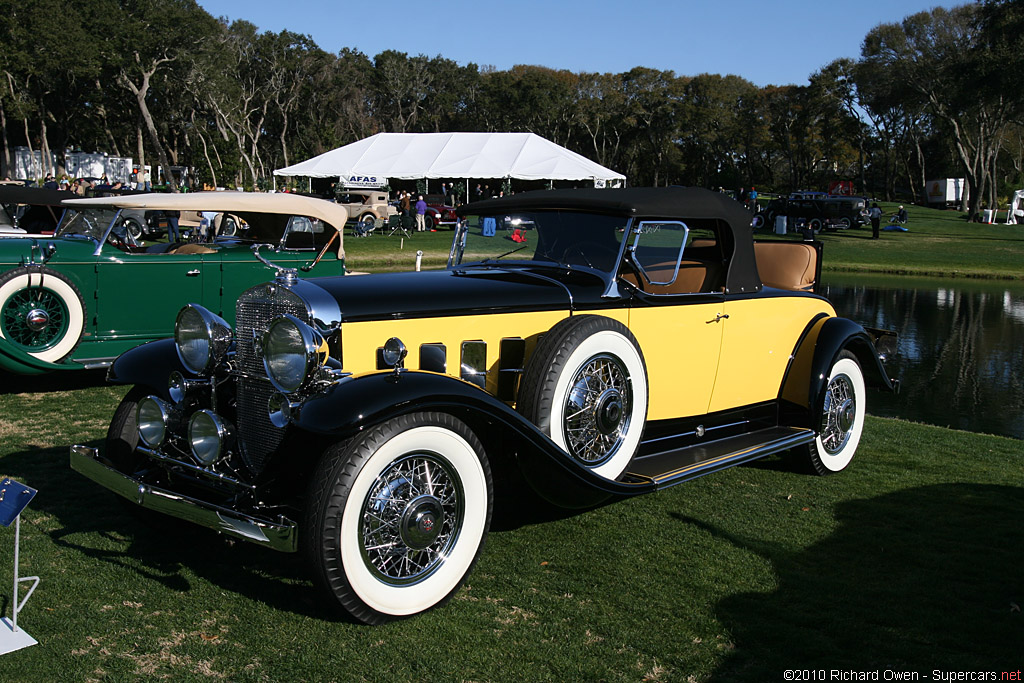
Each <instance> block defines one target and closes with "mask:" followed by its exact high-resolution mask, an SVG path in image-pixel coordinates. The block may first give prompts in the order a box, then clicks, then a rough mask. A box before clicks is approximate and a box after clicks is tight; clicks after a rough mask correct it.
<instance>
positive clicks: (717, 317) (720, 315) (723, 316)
mask: <svg viewBox="0 0 1024 683" xmlns="http://www.w3.org/2000/svg"><path fill="white" fill-rule="evenodd" d="M728 317H729V314H728V313H716V314H715V319H714V320H709V321H708V325H710V324H711V323H717V322H718V321H719V320H725V319H726V318H728Z"/></svg>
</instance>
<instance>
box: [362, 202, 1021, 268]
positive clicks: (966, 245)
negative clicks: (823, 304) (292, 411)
mask: <svg viewBox="0 0 1024 683" xmlns="http://www.w3.org/2000/svg"><path fill="white" fill-rule="evenodd" d="M880 206H881V207H882V210H883V211H884V212H885V213H886V215H888V214H890V213H894V212H895V210H896V207H897V205H896V204H888V203H881V204H880ZM907 213H908V214H909V221H908V223H907V226H906V227H907V228H908V229H909V232H886V231H882V233H881V239H878V240H872V239H871V226H870V225H868V226H864V227H860V228H854V229H850V230H840V231H837V232H834V233H833V232H827V231H826V232H822V233H821V234H820V235H819V236H818V238H819V239H820V240H821V241H822V242H824V243H825V260H824V264H823V268H824V269H825V270H832V271H856V272H876V273H892V274H903V275H928V276H945V277H978V278H1007V279H1024V225H1004V224H1002V223H997V224H992V225H985V224H981V223H968V222H967V221H966V220H965V219H964V215H963V214H961V213H959V212H956V211H939V210H936V209H928V208H923V207H919V206H908V207H907ZM756 236H757V238H758V239H790V240H792V239H799V235H794V234H792V233H790V235H787V236H786V237H778V238H777V237H776V236H775V235H771V234H769V233H766V232H765V233H758V234H757V235H756ZM451 239H452V231H451V230H448V229H444V230H439V231H438V232H434V233H414V234H413V236H412V237H410V238H408V239H404V240H403V239H401V238H399V237H380V236H373V237H368V238H365V239H354V238H350V237H348V236H347V235H346V240H345V251H346V253H347V258H348V265H349V268H350V269H351V270H357V271H371V272H374V271H382V270H412V269H413V268H414V267H415V263H416V251H417V250H422V251H423V267H424V268H441V267H443V266H444V265H445V263H446V261H447V258H448V250H449V248H450V247H451Z"/></svg>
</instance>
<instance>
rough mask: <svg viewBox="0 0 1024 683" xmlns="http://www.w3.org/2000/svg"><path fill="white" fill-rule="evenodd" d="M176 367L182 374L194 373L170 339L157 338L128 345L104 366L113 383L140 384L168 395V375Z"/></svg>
mask: <svg viewBox="0 0 1024 683" xmlns="http://www.w3.org/2000/svg"><path fill="white" fill-rule="evenodd" d="M174 370H177V371H178V372H180V373H181V374H182V375H184V376H185V377H194V375H193V374H192V373H191V372H189V371H188V370H187V369H186V368H185V366H184V365H182V364H181V360H180V359H179V358H178V352H177V350H176V349H175V348H174V340H173V339H157V340H156V341H151V342H149V343H146V344H143V345H142V346H136V347H135V348H133V349H129V350H127V351H125V352H124V353H122V354H121V355H120V356H118V357H117V360H115V361H114V363H113V365H111V366H110V369H109V370H107V381H109V382H113V383H114V384H141V385H144V386H147V387H150V388H151V389H153V390H154V391H156V392H157V393H158V394H159V395H160V398H163V399H169V398H170V397H169V396H168V395H167V378H168V376H170V374H171V372H173V371H174Z"/></svg>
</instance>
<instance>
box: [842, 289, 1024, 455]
mask: <svg viewBox="0 0 1024 683" xmlns="http://www.w3.org/2000/svg"><path fill="white" fill-rule="evenodd" d="M822 281H823V284H824V288H823V290H822V293H823V294H824V295H825V296H827V297H828V298H829V300H830V301H831V302H832V304H833V305H834V306H835V308H836V311H837V312H838V313H839V315H841V316H843V317H846V318H850V319H851V320H854V321H856V322H858V323H860V324H862V325H865V326H867V327H881V328H886V329H892V330H896V332H898V333H899V355H898V357H897V358H896V359H895V361H893V360H890V361H888V362H887V363H886V367H887V368H888V369H889V372H890V375H892V376H895V377H899V378H900V381H901V383H902V386H901V390H900V393H899V394H898V395H896V396H893V395H891V394H887V393H884V392H880V391H871V392H869V395H868V402H869V405H868V412H869V413H871V414H872V415H883V416H889V417H900V418H904V419H907V420H914V421H917V422H927V423H929V424H935V425H941V426H944V427H945V426H948V427H953V428H956V429H964V430H968V431H972V432H984V433H988V434H1001V435H1004V436H1011V437H1015V438H1018V439H1024V284H1022V283H1020V282H1010V281H995V280H991V281H982V280H963V279H917V278H904V277H895V276H878V275H871V276H864V275H852V274H832V273H826V274H825V275H823V276H822Z"/></svg>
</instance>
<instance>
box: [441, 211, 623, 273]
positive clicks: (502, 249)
mask: <svg viewBox="0 0 1024 683" xmlns="http://www.w3.org/2000/svg"><path fill="white" fill-rule="evenodd" d="M627 223H628V219H627V218H624V217H622V216H608V215H602V214H595V213H585V212H582V211H523V212H519V213H515V214H502V215H497V216H467V217H466V218H465V219H464V224H463V226H462V227H461V228H460V229H459V230H458V231H457V232H456V237H455V239H456V245H455V247H454V248H453V250H452V265H453V266H459V265H466V264H470V263H482V264H491V263H496V262H499V261H532V262H542V263H551V264H558V265H562V266H567V265H575V266H586V267H590V268H595V269H597V270H601V271H604V272H612V271H614V270H615V269H616V266H617V262H618V255H619V247H620V246H621V244H622V238H623V235H624V234H625V229H626V224H627Z"/></svg>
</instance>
